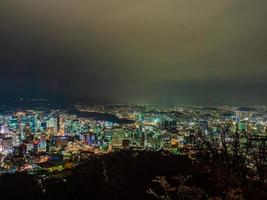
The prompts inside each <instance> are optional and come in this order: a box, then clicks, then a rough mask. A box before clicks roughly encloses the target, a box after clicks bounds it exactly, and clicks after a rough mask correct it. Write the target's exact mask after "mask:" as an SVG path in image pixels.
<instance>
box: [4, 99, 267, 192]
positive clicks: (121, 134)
mask: <svg viewBox="0 0 267 200" xmlns="http://www.w3.org/2000/svg"><path fill="white" fill-rule="evenodd" d="M9 101H11V100H8V102H9ZM14 101H16V102H17V105H19V106H16V107H9V106H8V104H5V103H3V104H2V105H1V115H0V124H1V130H0V133H1V134H0V135H1V139H0V155H1V162H0V167H1V168H0V170H1V171H0V172H1V174H16V173H27V174H32V175H36V177H38V180H39V181H40V183H41V182H42V181H44V180H49V179H53V178H55V177H57V176H59V175H58V174H60V173H61V172H64V171H66V170H73V169H74V168H75V167H77V166H79V165H82V164H83V163H86V161H87V160H90V159H91V158H93V157H105V156H106V155H110V154H114V153H116V152H123V151H125V152H127V151H132V152H136V153H137V154H138V152H165V153H167V154H171V155H176V156H186V157H188V158H189V159H190V160H191V161H192V162H196V163H198V162H201V158H200V156H201V154H205V153H206V155H205V156H207V155H210V156H216V155H222V156H223V157H222V158H223V159H229V160H224V162H226V161H227V162H231V164H230V165H231V170H233V173H237V174H238V175H243V173H245V177H246V179H249V180H254V181H255V180H257V181H259V182H263V183H265V182H266V181H267V162H266V150H267V149H266V148H267V147H266V141H267V107H265V106H253V107H232V106H214V107H207V106H153V105H122V104H116V105H115V104H114V105H112V104H107V105H96V104H93V105H90V104H84V103H77V104H71V105H69V106H68V108H60V109H55V108H54V107H53V106H51V104H50V103H49V101H47V100H45V99H23V98H19V99H15V100H12V102H14ZM24 105H31V107H32V108H31V109H29V108H26V107H24ZM225 156H226V157H225ZM211 159H212V158H211ZM216 159H218V158H216ZM221 162H223V161H221ZM228 167H229V166H228ZM243 170H244V171H243ZM63 174H64V173H63ZM60 177H61V178H59V179H60V180H66V178H67V177H68V175H62V176H60ZM43 192H44V193H45V188H43Z"/></svg>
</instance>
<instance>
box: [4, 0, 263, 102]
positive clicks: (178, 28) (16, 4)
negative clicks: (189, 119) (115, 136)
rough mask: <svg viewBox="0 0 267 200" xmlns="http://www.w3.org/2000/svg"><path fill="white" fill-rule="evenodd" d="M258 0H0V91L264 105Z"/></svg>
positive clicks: (97, 98)
mask: <svg viewBox="0 0 267 200" xmlns="http://www.w3.org/2000/svg"><path fill="white" fill-rule="evenodd" d="M266 6H267V3H266V1H264V0H255V1H252V0H236V1H230V0H220V1H212V0H202V1H197V0H179V1H177V0H164V1H163V0H136V1H125V0H103V1H98V0H91V1H84V0H77V1H72V0H58V1H52V0H46V1H40V0H20V1H16V0H1V2H0V29H1V31H0V44H1V45H0V66H1V73H0V84H1V86H0V91H1V92H2V95H6V94H8V95H21V94H27V95H29V96H31V95H32V96H38V95H43V96H46V95H47V96H53V95H60V96H65V97H68V98H74V97H86V98H89V99H94V100H95V101H99V102H102V101H106V102H109V101H110V102H125V103H127V102H130V103H136V102H137V103H165V104H170V103H172V104H175V103H177V104H180V103H183V104H186V103H193V104H267V100H266V99H267V98H266V97H267V94H266V93H265V92H264V90H265V88H266V87H267V82H266V81H265V74H266V73H267V67H266V64H267V55H266V54H267V47H266V46H267V38H266V35H267V26H266V25H265V19H266V18H267V14H266V12H265V8H266Z"/></svg>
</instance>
